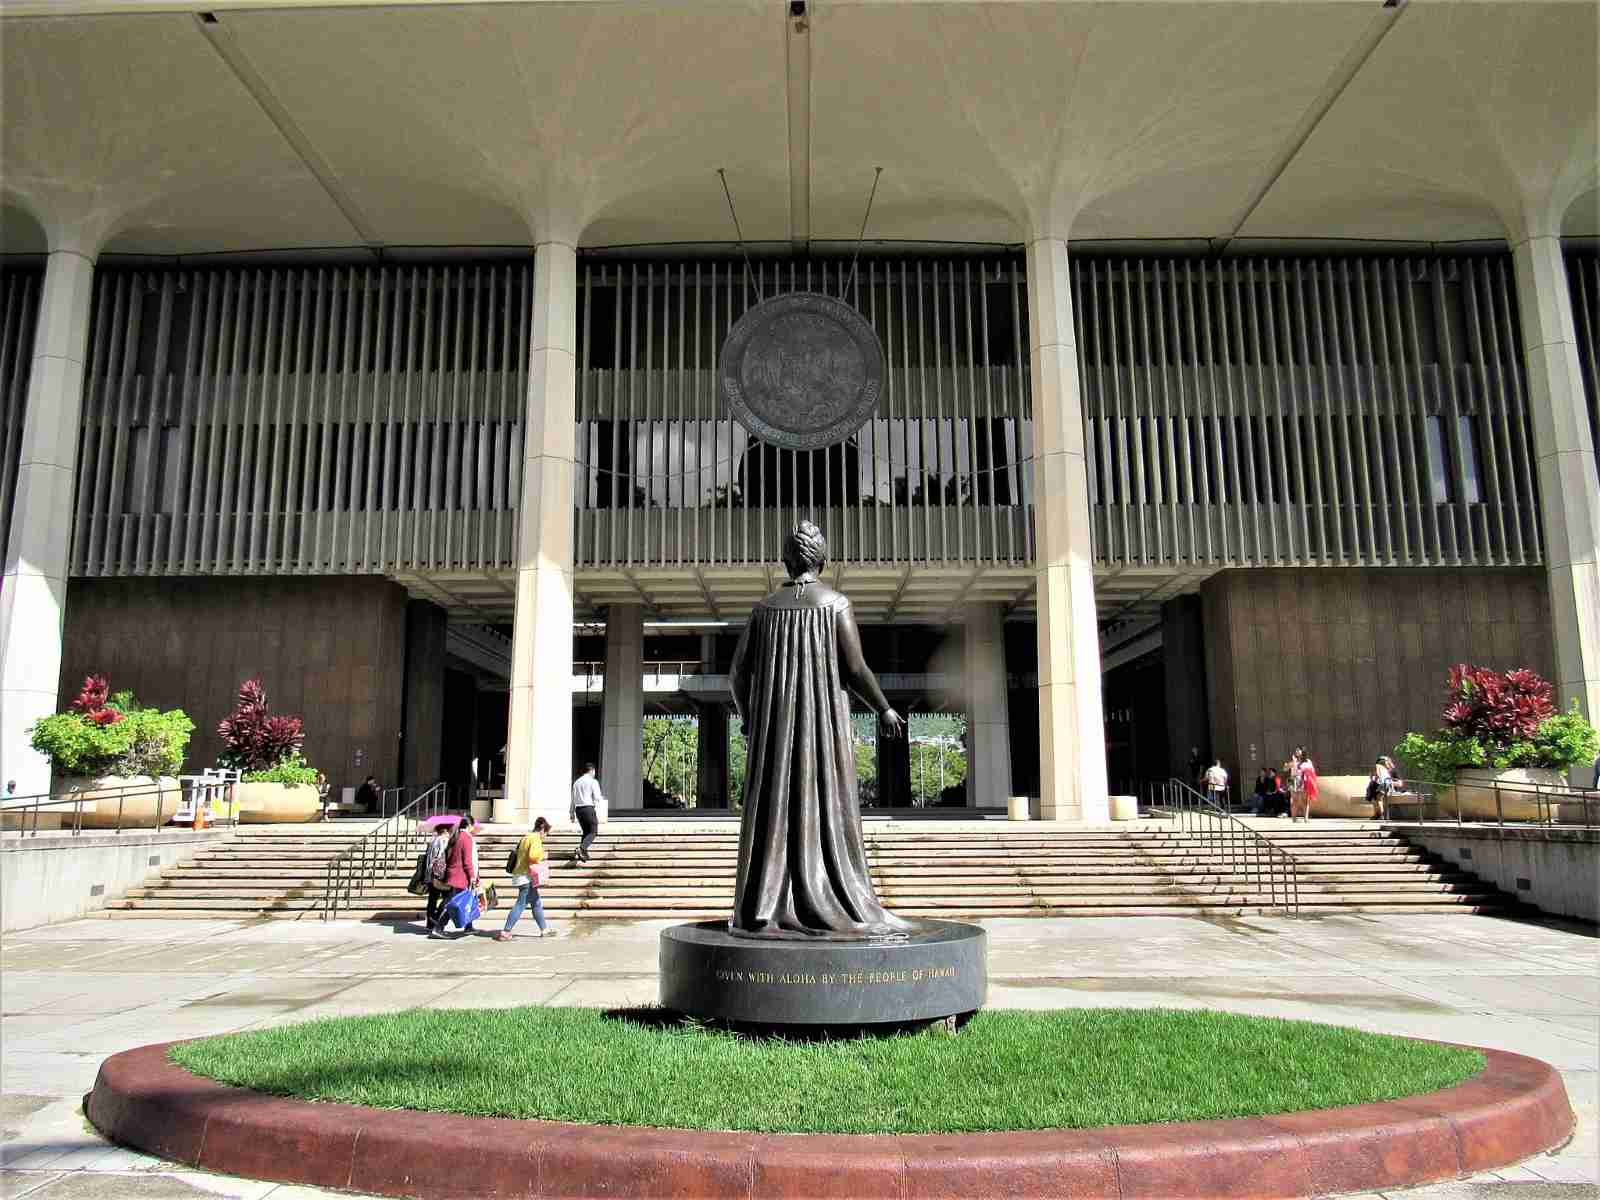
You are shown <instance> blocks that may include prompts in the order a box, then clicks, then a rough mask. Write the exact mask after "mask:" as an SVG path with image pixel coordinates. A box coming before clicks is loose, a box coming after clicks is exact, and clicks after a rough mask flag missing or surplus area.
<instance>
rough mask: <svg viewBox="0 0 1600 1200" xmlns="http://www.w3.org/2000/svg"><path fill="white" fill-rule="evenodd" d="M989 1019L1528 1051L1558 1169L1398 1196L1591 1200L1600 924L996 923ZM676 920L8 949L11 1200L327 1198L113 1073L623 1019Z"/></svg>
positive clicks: (67, 929) (111, 940)
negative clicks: (1214, 1011) (1090, 1009)
mask: <svg viewBox="0 0 1600 1200" xmlns="http://www.w3.org/2000/svg"><path fill="white" fill-rule="evenodd" d="M984 924H985V925H986V927H987V928H988V930H989V934H990V960H989V966H990V974H991V990H990V1004H991V1005H992V1006H995V1007H1004V1008H1050V1007H1059V1006H1069V1005H1080V1006H1106V1005H1162V1006H1171V1007H1207V1008H1221V1009H1228V1010H1231V1011H1235V1012H1242V1013H1255V1014H1260V1015H1266V1016H1281V1017H1295V1018H1304V1019H1309V1020H1319V1021H1329V1022H1337V1023H1341V1024H1348V1025H1353V1026H1357V1027H1359V1028H1362V1029H1370V1030H1375V1031H1379V1032H1384V1033H1397V1034H1410V1035H1415V1036H1421V1037H1432V1038H1441V1039H1449V1040H1457V1041H1462V1042H1472V1043H1476V1044H1479V1045H1484V1046H1491V1047H1497V1048H1500V1049H1505V1050H1513V1051H1516V1052H1519V1053H1522V1054H1530V1055H1533V1056H1535V1057H1538V1058H1542V1059H1544V1060H1546V1061H1547V1062H1550V1063H1552V1064H1554V1065H1555V1066H1556V1067H1557V1068H1559V1069H1560V1071H1561V1074H1562V1077H1563V1078H1564V1080H1565V1081H1566V1087H1567V1091H1568V1094H1569V1095H1570V1096H1571V1098H1572V1102H1573V1106H1574V1107H1575V1109H1576V1110H1577V1113H1578V1132H1577V1135H1576V1136H1575V1137H1574V1139H1573V1140H1572V1142H1571V1143H1569V1144H1568V1146H1567V1147H1565V1148H1564V1149H1563V1150H1562V1151H1561V1152H1559V1153H1557V1154H1554V1155H1541V1156H1539V1157H1537V1158H1536V1159H1533V1160H1531V1161H1529V1162H1527V1163H1525V1164H1523V1165H1522V1166H1519V1167H1515V1168H1511V1169H1508V1170H1503V1171H1500V1172H1495V1173H1487V1174H1484V1175H1481V1176H1478V1177H1476V1178H1474V1179H1472V1180H1470V1181H1465V1182H1460V1183H1452V1184H1442V1185H1436V1186H1432V1187H1428V1188H1422V1189H1418V1190H1415V1191H1412V1192H1407V1193H1405V1194H1406V1195H1407V1196H1417V1197H1426V1198H1428V1200H1447V1198H1454V1197H1487V1198H1490V1200H1522V1198H1528V1200H1533V1198H1552V1200H1553V1198H1555V1197H1563V1198H1564V1197H1577V1196H1595V1195H1597V1194H1600V1186H1597V1184H1600V1145H1597V1121H1596V1103H1597V1082H1596V1076H1597V1059H1600V1028H1597V1015H1596V1014H1597V1011H1600V939H1597V938H1596V936H1595V931H1594V930H1593V929H1592V928H1590V927H1583V926H1571V925H1558V924H1533V923H1525V922H1517V921H1509V920H1502V919H1496V918H1487V917H1470V916H1443V915H1440V916H1432V915H1412V916H1371V917H1359V916H1339V917H1324V918H1316V919H1302V920H1285V919H1277V918H1264V917H1263V918H1246V919H1238V920H1214V921H1207V920H1197V919H1192V918H1168V917H1132V918H1113V919H1099V920H997V921H988V922H984ZM661 927H662V926H661V923H656V922H639V923H634V924H607V925H585V926H577V927H569V928H568V929H567V930H566V932H569V933H572V934H573V936H570V937H566V938H561V939H554V940H549V939H546V940H541V939H536V938H532V937H527V938H521V939H519V940H518V941H516V942H515V943H512V944H510V945H505V944H500V943H496V942H495V941H493V940H492V939H491V938H490V937H488V936H479V937H473V938H464V939H461V940H457V941H453V942H438V941H429V940H427V939H426V938H424V937H422V936H420V934H421V930H420V927H419V926H416V925H389V924H365V923H355V922H348V921H346V922H333V923H328V924H324V923H321V922H317V921H300V922H286V921H262V922H249V923H240V922H220V921H165V920H151V921H129V920H86V921H77V922H72V923H70V924H65V925H58V926H53V927H50V928H44V929H37V930H32V931H29V932H25V933H20V934H8V935H7V936H6V937H5V940H4V944H3V949H0V968H3V975H0V980H3V983H0V1000H3V1011H4V1016H3V1024H0V1038H3V1049H4V1076H3V1088H4V1102H3V1107H0V1126H3V1131H0V1137H3V1139H4V1140H3V1142H0V1156H3V1160H4V1173H3V1183H0V1192H3V1194H4V1195H5V1196H8V1197H22V1196H27V1197H30V1198H31V1200H69V1198H70V1200H87V1198H89V1197H107V1198H111V1197H116V1198H121V1197H127V1198H130V1200H167V1198H169V1197H170V1198H172V1200H178V1198H188V1197H208V1196H226V1197H237V1198H239V1200H256V1198H260V1197H271V1198H272V1200H291V1198H294V1197H310V1196H326V1195H333V1193H327V1192H321V1191H317V1190H315V1189H309V1188H299V1187H290V1186H280V1185H275V1184H267V1183H255V1182H250V1181H244V1180H235V1179H228V1178H224V1177H220V1176H214V1175H206V1174H202V1173H197V1172H189V1171H179V1170H175V1169H173V1168H171V1167H170V1166H169V1165H168V1164H165V1163H162V1162H159V1161H157V1160H155V1159H151V1158H148V1157H146V1156H144V1155H140V1154H136V1153H133V1152H130V1151H127V1150H122V1149H118V1148H116V1147H114V1146H111V1145H109V1144H108V1143H106V1142H104V1141H103V1140H102V1139H100V1138H99V1137H98V1136H96V1134H95V1133H94V1132H93V1130H92V1129H91V1128H90V1127H89V1126H88V1125H87V1124H86V1122H85V1121H84V1119H83V1116H82V1113H81V1108H80V1105H81V1098H82V1095H83V1093H84V1092H85V1091H86V1090H88V1088H89V1087H90V1086H91V1084H92V1083H93V1082H94V1077H95V1071H96V1068H97V1067H98V1065H99V1063H100V1061H101V1060H102V1059H103V1058H105V1057H106V1056H107V1055H109V1054H112V1053H114V1052H116V1051H119V1050H125V1049H128V1048H130V1047H133V1046H137V1045H141V1044H144V1043H147V1042H152V1041H159V1040H167V1039H173V1038H184V1037H197V1036H204V1035H207V1034H216V1033H225V1032H229V1031H231V1030H237V1029H245V1028H249V1027H253V1026H260V1025H269V1024H275V1023H285V1022H292V1021H302V1020H305V1019H307V1018H310V1017H319V1016H342V1015H350V1014H358V1013H372V1012H383V1011H387V1010H393V1009H400V1008H408V1007H413V1006H417V1005H430V1006H433V1007H438V1008H457V1009H471V1008H483V1007H499V1006H506V1005H519V1004H563V1005H597V1006H600V1005H603V1006H613V1005H623V1004H638V1003H646V1002H650V1001H653V1000H654V999H655V995H656V980H655V962H656V935H657V932H658V930H659V929H660V928H661Z"/></svg>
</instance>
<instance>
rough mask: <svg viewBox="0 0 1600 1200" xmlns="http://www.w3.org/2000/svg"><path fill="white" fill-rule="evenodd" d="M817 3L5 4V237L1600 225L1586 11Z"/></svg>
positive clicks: (157, 239)
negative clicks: (870, 196) (724, 181)
mask: <svg viewBox="0 0 1600 1200" xmlns="http://www.w3.org/2000/svg"><path fill="white" fill-rule="evenodd" d="M788 7H789V6H788V5H787V4H777V3H773V2H772V0H736V2H729V0H708V2H705V3H696V4H692V5H687V4H679V3H666V2H661V0H652V2H639V3H603V2H589V0H568V2H565V3H551V2H534V3H527V2H521V3H513V2H499V3H476V4H473V3H449V4H445V3H431V2H427V0H415V2H412V3H404V4H401V3H396V4H391V5H387V6H385V5H372V4H345V3H339V2H336V0H330V2H325V3H322V4H312V3H304V2H289V0H277V2H274V0H251V2H249V3H240V2H238V0H212V4H211V14H212V16H211V17H210V18H209V19H208V18H207V17H206V16H204V15H202V14H198V13H196V12H195V11H194V10H193V6H192V5H188V6H181V7H180V6H179V5H177V4H173V3H162V2H160V0H5V2H4V3H3V5H0V21H3V29H0V33H3V37H0V76H3V79H0V99H3V103H4V109H3V142H0V153H3V156H4V158H3V165H4V182H3V185H0V195H3V197H4V201H5V207H4V210H3V211H0V238H3V239H4V247H5V249H6V250H8V251H12V252H28V251H37V250H39V249H42V248H43V243H44V242H45V241H46V240H47V239H54V241H55V242H56V244H59V245H67V244H74V245H77V246H79V247H80V248H88V249H103V250H107V251H110V252H119V253H129V254H152V255H188V254H201V253H240V252H248V251H260V250H283V251H293V252H304V251H308V250H314V249H323V248H344V247H369V248H383V247H395V248H398V247H445V246H507V245H526V244H527V243H529V242H530V241H533V240H537V239H540V238H546V237H549V238H557V239H571V240H576V241H578V242H579V243H580V244H582V245H585V246H594V247H599V246H620V245H634V244H663V243H719V242H725V241H728V240H730V233H731V222H730V220H729V217H728V212H727V206H726V202H725V200H724V197H723V193H722V186H721V183H720V182H719V180H718V177H717V175H716V170H717V168H719V167H720V168H724V169H725V170H726V172H727V178H728V182H729V185H730V187H731V188H732V190H733V194H734V197H735V199H736V201H737V204H738V212H739V219H740V222H741V224H742V226H743V230H744V234H745V236H746V237H747V238H748V239H750V240H752V241H757V242H763V243H772V244H779V245H790V244H802V245H803V244H805V243H807V242H809V241H841V240H847V239H850V238H853V237H854V236H855V234H856V232H857V231H858V229H859V228H860V224H861V218H862V211H863V206H864V204H865V201H866V197H867V192H868V189H869V187H870V185H871V183H872V179H873V171H874V168H876V167H880V166H881V167H882V168H883V175H882V180H881V184H880V187H879V190H878V193H877V197H876V200H875V202H874V205H873V209H872V219H871V225H870V228H869V231H868V233H869V237H872V238H877V239H885V240H907V241H933V242H957V243H1015V242H1019V241H1022V240H1025V239H1026V238H1028V237H1030V236H1034V235H1037V234H1040V233H1048V234H1051V235H1054V236H1067V237H1070V238H1073V239H1076V240H1085V241H1112V242H1115V241H1136V242H1145V241H1149V240H1152V239H1170V240H1174V241H1178V242H1186V243H1187V242H1198V243H1202V244H1204V243H1211V244H1213V245H1215V244H1217V243H1228V242H1230V241H1231V242H1235V243H1237V244H1238V245H1240V246H1246V245H1249V246H1254V245H1261V244H1270V243H1275V242H1281V241H1286V240H1300V239H1314V240H1319V241H1330V242H1332V241H1337V240H1341V239H1356V240H1363V241H1402V242H1427V241H1435V242H1445V241H1471V240H1499V239H1503V238H1505V237H1507V236H1508V232H1509V233H1511V234H1513V235H1516V236H1520V234H1521V232H1523V231H1526V230H1528V229H1533V230H1534V231H1535V232H1556V231H1559V232H1562V233H1564V234H1566V235H1568V236H1572V237H1595V236H1600V190H1597V182H1596V178H1597V167H1596V157H1597V156H1596V145H1595V143H1596V129H1597V121H1596V109H1597V103H1600V102H1597V94H1600V78H1597V67H1596V64H1597V61H1600V55H1597V53H1596V45H1597V10H1600V6H1597V5H1596V4H1594V3H1593V2H1592V0H1572V2H1570V3H1549V2H1546V3H1538V2H1531V0H1499V2H1496V3H1462V2H1458V0H1411V3H1409V4H1408V5H1405V6H1402V7H1398V8H1389V7H1386V6H1384V5H1383V4H1382V3H1381V2H1380V0H1293V2H1283V3H1257V2H1249V3H1226V2H1218V3H1197V2H1193V0H1173V2H1168V3H1128V2H1126V0H1106V2H1101V3H1090V2H1083V0H1059V2H1049V3H1033V2H1026V0H1022V2H1013V3H986V4H969V3H918V2H916V0H809V3H808V5H807V14H806V16H805V18H804V19H803V20H801V21H798V22H797V21H795V20H793V19H791V18H790V17H789V16H788ZM797 26H803V28H799V27H797Z"/></svg>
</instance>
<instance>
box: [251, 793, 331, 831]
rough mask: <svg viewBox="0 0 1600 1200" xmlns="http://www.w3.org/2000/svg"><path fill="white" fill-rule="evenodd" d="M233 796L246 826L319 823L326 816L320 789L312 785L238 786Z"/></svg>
mask: <svg viewBox="0 0 1600 1200" xmlns="http://www.w3.org/2000/svg"><path fill="white" fill-rule="evenodd" d="M233 794H234V798H235V800H236V802H237V804H238V811H239V820H240V822H241V823H243V824H246V825H273V824H292V823H294V822H297V821H315V820H316V819H317V817H318V816H319V815H320V813H321V812H322V805H321V804H320V803H319V800H318V797H317V789H316V787H315V786H314V785H312V784H309V783H238V784H235V785H234V793H233Z"/></svg>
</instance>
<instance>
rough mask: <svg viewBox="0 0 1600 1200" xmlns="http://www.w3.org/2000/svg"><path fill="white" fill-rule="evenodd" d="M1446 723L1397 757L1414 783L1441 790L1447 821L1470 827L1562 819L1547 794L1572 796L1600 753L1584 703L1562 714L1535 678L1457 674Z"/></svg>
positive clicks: (1411, 739)
mask: <svg viewBox="0 0 1600 1200" xmlns="http://www.w3.org/2000/svg"><path fill="white" fill-rule="evenodd" d="M1441 719H1442V720H1443V722H1444V724H1443V727H1442V728H1440V729H1439V730H1437V731H1436V732H1434V733H1433V734H1431V735H1429V734H1420V733H1408V734H1407V735H1406V737H1405V740H1404V741H1402V742H1401V743H1400V745H1398V746H1397V747H1395V757H1397V758H1398V759H1400V761H1401V762H1402V763H1403V764H1404V765H1405V768H1406V769H1405V772H1404V774H1405V776H1406V777H1407V778H1408V779H1414V780H1416V781H1418V782H1423V783H1430V784H1432V785H1433V786H1434V787H1435V788H1436V789H1438V799H1439V809H1440V812H1441V814H1442V815H1444V816H1447V817H1457V816H1459V817H1460V818H1461V819H1462V820H1467V821H1493V820H1496V819H1505V820H1510V821H1536V820H1540V819H1548V818H1550V817H1551V816H1553V815H1558V814H1555V813H1552V811H1551V808H1550V801H1549V799H1548V797H1547V798H1546V799H1545V800H1544V801H1543V803H1541V801H1540V798H1539V793H1540V792H1541V790H1544V791H1547V792H1548V791H1549V790H1550V789H1564V788H1566V787H1567V786H1568V785H1567V770H1568V768H1570V767H1573V766H1575V765H1577V764H1579V763H1581V764H1583V765H1585V766H1587V765H1588V764H1589V763H1591V762H1593V761H1594V757H1595V752H1596V750H1597V749H1600V733H1597V732H1596V731H1595V728H1594V726H1593V725H1591V724H1589V722H1588V721H1586V720H1585V719H1584V717H1583V714H1581V713H1580V712H1579V711H1578V705H1577V702H1576V701H1574V702H1573V704H1572V707H1571V709H1569V710H1568V711H1567V712H1561V711H1560V710H1559V709H1558V708H1557V707H1556V704H1555V689H1554V688H1552V687H1551V686H1550V684H1549V682H1547V681H1546V680H1544V679H1542V678H1540V677H1539V676H1538V675H1537V674H1535V673H1534V672H1532V671H1527V670H1517V671H1493V670H1489V669H1488V668H1486V667H1472V666H1468V665H1466V664H1465V663H1463V664H1461V665H1459V666H1455V667H1452V668H1451V669H1450V695H1449V699H1448V701H1447V702H1446V704H1445V706H1444V711H1443V713H1442V714H1441Z"/></svg>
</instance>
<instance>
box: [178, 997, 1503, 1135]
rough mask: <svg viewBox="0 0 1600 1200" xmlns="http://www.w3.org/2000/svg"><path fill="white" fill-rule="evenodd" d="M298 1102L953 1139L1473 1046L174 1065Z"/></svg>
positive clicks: (1020, 1044)
mask: <svg viewBox="0 0 1600 1200" xmlns="http://www.w3.org/2000/svg"><path fill="white" fill-rule="evenodd" d="M172 1057H173V1059H174V1060H175V1061H176V1062H178V1063H179V1064H181V1065H182V1066H184V1067H187V1068H188V1069H189V1070H191V1071H194V1072H196V1073H198V1074H200V1075H206V1076H209V1077H211V1078H213V1079H218V1080H221V1081H223V1082H225V1083H231V1084H237V1085H240V1086H243V1087H250V1088H256V1089H259V1090H261V1091H266V1092H273V1093H277V1094H280V1095H288V1096H301V1097H306V1098H309V1099H313V1100H328V1101H341V1102H344V1103H350V1104H366V1105H372V1106H375V1107H378V1108H412V1109H422V1110H424V1111H429V1112H457V1113H471V1114H475V1115H480V1116H496V1117H540V1118H546V1119H549V1120H556V1121H578V1122H584V1123H588V1124H605V1125H657V1126H676V1127H679V1128H688V1129H728V1130H751V1131H762V1132H792V1133H956V1132H963V1133H964V1132H973V1131H979V1130H999V1129H1051V1128H1063V1127H1064V1128H1084V1127H1089V1126H1095V1125H1120V1124H1132V1123H1138V1122H1147V1121H1184V1120H1195V1119H1201V1118H1207V1117H1242V1116H1252V1115H1256V1114H1259V1113H1271V1112H1286V1111H1292V1110H1297V1109H1308V1108H1329V1107H1333V1106H1335V1105H1341V1104H1359V1103H1363V1102H1366V1101H1370V1100H1386V1099H1392V1098H1394V1097H1396V1096H1406V1095H1412V1094H1415V1093H1417V1092H1427V1091H1432V1090H1434V1089H1437V1088H1442V1087H1448V1086H1449V1085H1451V1084H1453V1083H1459V1082H1460V1081H1461V1080H1463V1079H1465V1078H1467V1077H1468V1076H1470V1075H1473V1074H1475V1073H1477V1072H1478V1071H1481V1070H1482V1069H1483V1056H1482V1055H1481V1054H1479V1053H1477V1052H1476V1051H1472V1050H1457V1049H1451V1048H1448V1047H1444V1046H1430V1045H1423V1044H1421V1043H1418V1042H1410V1041H1406V1040H1404V1039H1400V1038H1392V1037H1383V1036H1379V1035H1377V1034H1370V1033H1361V1032H1358V1031H1357V1030H1354V1029H1344V1028H1340V1027H1338V1026H1334V1025H1317V1024H1312V1023H1310V1022H1306V1021H1282V1020H1276V1019H1271V1018H1264V1017H1245V1016H1238V1015H1236V1014H1233V1013H1222V1012H1203V1011H1192V1010H1177V1009H1155V1008H1152V1009H1063V1010H1057V1011H1054V1012H1017V1011H1010V1012H983V1013H979V1014H978V1015H977V1016H976V1017H974V1018H973V1019H972V1021H971V1022H970V1023H968V1024H967V1025H966V1027H965V1028H963V1029H962V1030H961V1031H960V1033H958V1034H956V1035H955V1036H951V1035H949V1034H945V1033H939V1032H926V1033H914V1034H904V1035H901V1036H895V1037H869V1038H859V1039H850V1040H838V1041H781V1040H776V1039H754V1038H745V1037H738V1036H735V1035H733V1034H730V1033H725V1032H720V1031H712V1030H707V1029H704V1028H700V1027H696V1026H693V1025H675V1024H660V1023H657V1024H656V1025H655V1027H652V1024H651V1023H650V1022H642V1021H630V1020H622V1019H617V1018H616V1017H608V1016H605V1015H603V1014H602V1013H601V1012H600V1011H599V1010H597V1009H591V1008H514V1009H494V1010H482V1011H475V1012H467V1011H450V1012H442V1011H438V1010H433V1009H413V1010H410V1011H408V1012H398V1013H389V1014H385V1015H382V1016H370V1017H344V1018H336V1019H330V1020H323V1021H312V1022H309V1023H306V1024H301V1025H288V1026H282V1027H279V1028H276V1029H265V1030H258V1031H252V1032H248V1033H237V1034H230V1035H227V1036H225V1037H216V1038H208V1039H206V1040H204V1041H199V1042H190V1043H187V1044H185V1045H182V1046H179V1047H177V1048H176V1049H174V1051H173V1054H172Z"/></svg>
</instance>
